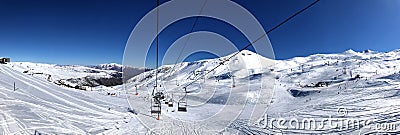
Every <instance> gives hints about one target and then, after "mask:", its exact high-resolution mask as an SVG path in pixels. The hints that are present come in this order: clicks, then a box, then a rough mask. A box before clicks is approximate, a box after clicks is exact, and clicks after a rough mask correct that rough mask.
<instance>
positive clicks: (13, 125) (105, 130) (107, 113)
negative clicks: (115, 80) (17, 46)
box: [0, 63, 145, 135]
mask: <svg viewBox="0 0 400 135" xmlns="http://www.w3.org/2000/svg"><path fill="white" fill-rule="evenodd" d="M24 64H29V63H24ZM17 65H19V63H18V64H16V63H14V64H7V65H4V64H1V65H0V134H1V135H10V134H26V135H31V134H36V133H37V134H135V133H139V132H140V130H142V132H145V131H143V130H144V127H142V126H141V125H140V124H139V123H138V121H137V120H136V119H135V117H134V116H133V115H132V113H130V112H129V111H128V104H127V102H126V99H125V96H124V94H123V92H121V91H120V90H118V89H119V88H115V89H116V90H110V88H103V87H96V88H95V89H94V91H80V90H76V89H72V88H64V87H60V86H58V85H55V84H54V83H51V82H48V81H47V80H45V79H42V78H40V77H37V76H32V75H28V74H24V73H23V72H21V71H20V70H19V68H22V67H17ZM21 65H23V64H21ZM34 65H35V66H36V64H34ZM39 65H40V64H38V66H39ZM41 66H43V67H42V68H43V69H42V70H43V71H44V70H47V72H45V73H50V72H51V73H53V75H54V76H56V77H61V78H62V77H72V73H70V74H68V72H57V73H55V71H56V70H57V69H55V68H60V69H58V70H62V67H57V66H51V65H47V66H49V67H48V68H46V66H45V65H41ZM30 67H34V66H30ZM38 69H39V68H38ZM40 69H41V68H40ZM51 69H53V70H51ZM64 73H65V74H64ZM83 74H84V73H81V74H80V73H74V75H82V76H83ZM14 84H15V88H16V89H14ZM109 92H113V93H116V95H117V96H109V95H108V94H107V93H109ZM133 128H134V129H133Z"/></svg>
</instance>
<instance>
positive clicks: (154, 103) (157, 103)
mask: <svg viewBox="0 0 400 135" xmlns="http://www.w3.org/2000/svg"><path fill="white" fill-rule="evenodd" d="M154 92H156V93H154ZM152 96H153V97H152V100H151V108H150V114H151V115H153V114H155V115H157V119H159V117H160V114H161V99H162V96H163V95H162V92H157V86H154V88H153V93H152Z"/></svg>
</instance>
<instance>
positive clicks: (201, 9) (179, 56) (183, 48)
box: [171, 0, 207, 74]
mask: <svg viewBox="0 0 400 135" xmlns="http://www.w3.org/2000/svg"><path fill="white" fill-rule="evenodd" d="M206 3H207V0H205V1H204V3H203V6H202V7H201V8H200V12H199V14H198V15H197V16H196V19H195V21H194V23H193V25H192V28H191V29H190V32H189V33H192V32H193V30H194V28H195V26H196V24H197V22H198V20H199V16H200V15H201V14H202V13H203V10H204V7H205V6H206ZM191 37H192V35H188V37H187V38H186V40H185V43H184V45H183V47H182V49H181V51H180V52H179V55H178V57H177V59H176V61H175V64H174V67H172V70H175V67H176V65H177V64H178V61H179V59H180V58H181V57H182V53H183V50H185V48H186V46H187V44H188V42H189V40H190V38H191ZM171 74H172V71H171Z"/></svg>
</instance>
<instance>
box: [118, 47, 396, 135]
mask: <svg viewBox="0 0 400 135" xmlns="http://www.w3.org/2000/svg"><path fill="white" fill-rule="evenodd" d="M242 54H243V55H242ZM228 57H229V56H226V57H222V58H219V59H211V60H202V61H197V62H190V63H180V64H178V66H173V65H165V66H162V67H160V68H159V69H158V70H157V72H159V74H158V78H159V83H160V84H161V86H157V89H159V91H162V92H164V93H168V94H171V93H172V94H175V95H183V91H182V87H183V86H186V84H191V83H192V82H195V83H192V84H191V85H190V86H188V87H187V88H188V104H189V107H188V112H187V113H182V112H176V109H177V108H176V107H174V108H169V107H167V106H166V105H163V106H162V115H161V116H162V117H163V118H164V119H166V120H165V121H167V122H165V123H168V124H151V123H157V121H155V118H156V117H155V116H151V115H150V113H149V111H150V109H149V107H150V100H151V96H149V95H151V92H152V91H153V86H154V81H155V76H154V75H155V70H153V71H149V72H145V73H143V74H140V75H138V76H136V77H134V78H132V79H130V80H129V81H128V83H127V84H126V86H125V88H126V89H127V90H128V94H130V95H131V94H132V95H133V94H134V93H135V91H134V90H135V87H134V86H137V87H138V93H139V95H140V96H137V97H135V96H132V98H130V99H129V100H130V104H131V106H132V107H133V108H136V109H135V110H136V111H137V112H138V117H139V118H140V119H141V120H142V123H144V124H145V125H146V124H147V126H148V128H150V129H154V132H155V133H160V134H164V133H165V131H170V132H172V133H178V134H179V133H182V131H181V129H182V128H183V129H184V130H183V131H185V132H190V133H193V134H194V133H198V132H200V133H226V134H231V133H232V134H236V133H244V134H320V133H324V134H366V133H386V132H388V133H398V132H399V130H400V125H399V120H400V118H399V116H400V115H399V114H400V113H399V109H400V102H399V100H400V97H399V93H400V91H399V90H400V85H399V84H400V82H399V80H400V78H399V74H400V68H396V66H398V65H400V51H399V50H394V51H391V52H386V53H380V52H373V51H370V50H366V51H363V52H355V51H353V50H348V51H345V52H343V53H339V54H315V55H311V56H308V57H296V58H293V59H288V60H269V59H267V58H263V57H260V56H257V54H255V53H252V52H251V51H243V52H240V53H239V54H238V55H237V56H235V57H233V58H232V59H231V60H229V61H227V64H224V65H222V66H220V67H219V68H217V69H216V70H214V71H211V72H210V74H208V75H206V76H205V77H204V78H201V77H202V75H203V73H204V72H206V71H210V70H211V69H212V68H213V67H216V66H217V65H218V64H219V63H220V62H221V61H226V58H228ZM260 63H261V64H260ZM197 72H198V73H197ZM232 76H234V77H235V78H236V79H235V80H236V82H235V85H236V87H234V88H232V87H231V85H232V84H233V79H232ZM196 77H199V78H200V79H196ZM254 78H256V79H254ZM257 78H258V80H259V81H254V80H257ZM271 79H273V80H272V81H271ZM195 80H197V81H195ZM249 84H250V85H249ZM260 86H262V89H263V91H262V92H264V93H262V94H260V93H257V92H256V91H251V90H253V89H258V88H259V87H260ZM268 86H272V88H268ZM266 87H267V88H266ZM249 90H250V91H249ZM215 91H217V92H222V93H223V92H226V93H225V94H221V93H220V96H217V97H215V95H214V96H211V97H210V95H207V94H204V93H215ZM229 92H230V93H229ZM229 94H230V95H229ZM270 94H271V97H269V96H270ZM217 95H218V94H217ZM222 95H225V96H222ZM226 95H229V96H226ZM265 95H268V96H265ZM260 96H265V97H260ZM177 97H178V99H179V96H177ZM178 99H174V103H175V104H176V103H177V101H178ZM228 99H234V100H232V101H231V102H227V100H228ZM260 99H261V102H258V103H257V105H259V104H262V105H266V106H267V108H268V109H267V112H266V113H265V114H266V115H264V117H258V120H257V122H252V123H249V122H247V120H246V119H240V118H241V116H243V114H239V115H238V118H237V119H233V120H230V121H229V120H227V121H223V120H221V121H212V122H211V123H212V124H211V123H207V122H205V123H203V124H204V125H208V124H210V125H212V126H214V127H215V126H221V127H223V126H228V127H229V128H224V129H223V130H218V131H210V132H206V131H207V130H204V129H203V130H201V128H202V127H204V125H202V124H197V125H196V124H194V125H190V124H188V126H187V127H182V126H179V125H180V123H179V122H176V121H173V120H172V121H173V122H171V121H170V119H178V121H182V120H189V121H190V120H192V121H191V122H192V123H197V122H198V121H197V120H203V119H205V118H210V117H211V116H212V115H214V113H215V112H214V110H218V109H219V108H221V107H229V108H232V110H231V112H230V113H231V114H230V113H223V112H222V114H223V116H224V117H229V118H231V117H233V116H231V115H234V114H235V113H232V112H235V111H238V110H235V108H237V107H239V106H235V105H237V104H240V105H242V104H246V103H248V102H249V101H257V100H258V101H260ZM213 101H215V102H213ZM201 103H203V104H205V105H202V107H197V106H196V105H198V104H201ZM191 105H192V106H191ZM199 108H200V109H199ZM239 108H240V107H239ZM171 110H173V111H171ZM343 112H345V116H342V114H340V113H343ZM218 113H221V112H218ZM265 116H266V117H265ZM330 117H333V118H336V117H339V118H341V119H346V118H347V119H350V120H351V119H356V120H359V121H361V122H365V121H367V120H368V121H369V123H367V124H365V125H360V126H359V127H358V128H346V129H344V128H343V127H333V128H332V127H329V126H325V127H323V128H321V129H290V128H277V127H276V124H277V123H274V124H273V126H272V127H268V126H265V124H268V123H266V122H265V121H266V120H268V119H271V118H276V119H278V118H282V119H287V120H290V119H292V118H297V119H300V120H302V119H306V118H315V119H317V121H318V120H321V119H324V118H330ZM211 118H214V117H211ZM246 118H248V117H246ZM217 119H219V117H218V118H217ZM149 123H150V124H149ZM160 123H162V122H160ZM170 123H173V124H170ZM189 123H190V122H189ZM227 123H228V125H226V124H227ZM213 124H214V125H213ZM325 124H326V123H325ZM377 124H388V125H393V127H397V128H393V129H382V130H379V129H376V126H375V125H377ZM171 125H175V126H171ZM284 126H288V123H285V124H284ZM166 127H171V128H166ZM172 127H175V128H172ZM176 127H179V128H176ZM170 132H167V133H170Z"/></svg>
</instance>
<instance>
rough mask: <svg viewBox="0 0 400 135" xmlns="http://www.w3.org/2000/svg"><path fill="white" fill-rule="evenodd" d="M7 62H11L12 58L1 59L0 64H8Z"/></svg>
mask: <svg viewBox="0 0 400 135" xmlns="http://www.w3.org/2000/svg"><path fill="white" fill-rule="evenodd" d="M7 62H10V58H2V57H1V58H0V64H6V63H7Z"/></svg>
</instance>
